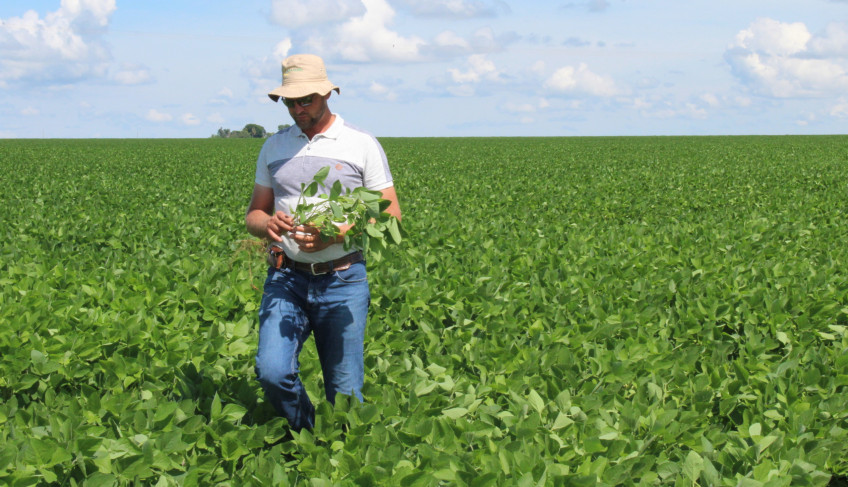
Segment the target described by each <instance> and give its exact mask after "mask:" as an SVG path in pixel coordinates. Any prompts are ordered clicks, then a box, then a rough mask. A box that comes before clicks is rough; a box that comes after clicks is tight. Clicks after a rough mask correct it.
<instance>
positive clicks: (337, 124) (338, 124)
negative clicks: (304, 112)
mask: <svg viewBox="0 0 848 487" xmlns="http://www.w3.org/2000/svg"><path fill="white" fill-rule="evenodd" d="M333 115H335V116H336V118H335V120H333V123H332V124H331V125H330V127H329V128H328V129H327V130H325V131H324V132H321V133H320V134H315V137H313V139H312V140H316V139H320V138H327V139H338V138H339V135H340V134H341V133H342V130H343V129H344V120H342V117H341V116H340V115H339V114H338V113H334V114H333ZM292 129H294V130H295V132H294V135H295V136H297V137H306V134H304V133H303V130H300V127H298V126H297V125H294V126H293V127H292Z"/></svg>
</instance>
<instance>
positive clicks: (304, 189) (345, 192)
mask: <svg viewBox="0 0 848 487" xmlns="http://www.w3.org/2000/svg"><path fill="white" fill-rule="evenodd" d="M329 173H330V167H329V166H326V167H324V168H322V169H320V170H319V171H318V172H317V173H315V176H313V178H312V182H310V183H309V184H305V183H301V185H300V197H299V198H298V202H297V207H296V208H295V210H294V212H293V213H292V217H293V218H294V223H295V226H299V225H304V226H312V227H315V228H316V229H318V231H319V232H320V236H321V239H322V240H324V241H328V240H334V239H335V238H336V237H338V235H339V234H340V233H341V230H340V229H339V225H352V226H351V227H350V229H348V231H347V232H346V233H345V234H344V246H345V249H346V250H347V249H350V248H352V247H356V248H359V249H362V250H363V251H367V250H369V249H370V250H371V251H372V252H371V254H372V256H373V257H374V258H375V260H379V259H380V250H381V249H383V248H385V247H386V246H387V245H388V244H389V243H391V242H394V243H396V244H399V243H400V242H401V232H400V224H399V222H398V220H397V218H395V217H394V216H393V215H390V214H389V213H387V212H386V211H385V210H386V208H388V207H389V204H390V202H389V200H386V199H383V197H382V196H383V195H382V194H381V193H380V192H379V191H373V190H369V189H366V188H364V187H358V188H354V189H352V190H351V189H348V188H345V187H343V186H342V184H341V182H340V181H336V182H335V183H334V184H333V186H332V187H331V188H330V192H329V194H320V195H318V196H317V198H318V200H312V201H313V202H312V203H308V202H307V198H312V197H315V195H316V194H317V193H318V188H319V186H321V187H325V188H326V186H325V185H324V181H325V180H326V179H327V175H328V174H329Z"/></svg>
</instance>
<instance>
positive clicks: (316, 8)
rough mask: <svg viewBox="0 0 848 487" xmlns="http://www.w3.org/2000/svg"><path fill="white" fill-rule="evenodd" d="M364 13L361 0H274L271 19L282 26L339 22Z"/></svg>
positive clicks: (290, 26)
mask: <svg viewBox="0 0 848 487" xmlns="http://www.w3.org/2000/svg"><path fill="white" fill-rule="evenodd" d="M364 13H365V6H364V5H363V2H362V1H361V0H274V1H273V2H272V3H271V20H272V21H273V22H274V23H276V24H279V25H281V26H283V27H288V28H298V27H303V26H306V25H315V24H325V23H330V22H340V21H343V20H346V19H348V18H350V17H356V16H360V15H362V14H364Z"/></svg>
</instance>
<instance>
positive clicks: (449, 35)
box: [272, 0, 518, 63]
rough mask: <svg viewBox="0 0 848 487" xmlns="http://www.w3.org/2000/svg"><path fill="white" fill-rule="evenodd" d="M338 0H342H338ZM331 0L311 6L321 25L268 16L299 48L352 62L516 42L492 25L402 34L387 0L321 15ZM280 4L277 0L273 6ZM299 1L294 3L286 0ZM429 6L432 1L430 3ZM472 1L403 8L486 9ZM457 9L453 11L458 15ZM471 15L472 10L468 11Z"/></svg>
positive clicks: (420, 57)
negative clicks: (465, 32) (462, 31)
mask: <svg viewBox="0 0 848 487" xmlns="http://www.w3.org/2000/svg"><path fill="white" fill-rule="evenodd" d="M339 1H341V0H339ZM328 2H329V3H330V4H333V5H335V3H333V2H330V1H329V0H324V1H323V2H319V5H321V6H322V7H321V8H319V9H318V10H317V11H316V12H317V13H316V12H313V11H312V8H313V7H312V4H311V3H310V4H309V8H310V16H311V17H312V18H313V19H314V21H315V22H318V21H319V20H320V22H322V23H326V24H327V25H325V26H322V28H321V29H310V28H307V27H308V26H307V24H305V23H304V22H300V21H293V20H291V19H289V20H284V19H282V18H280V17H279V16H273V15H272V21H274V22H276V23H278V24H280V25H283V26H290V29H292V38H293V39H297V42H298V48H301V49H303V50H304V51H308V52H314V53H316V54H320V55H322V56H324V57H325V59H330V60H340V61H347V62H354V63H366V62H367V63H373V62H422V61H429V60H433V59H443V58H451V57H456V56H464V55H469V54H479V53H488V52H497V51H501V50H503V48H504V46H505V45H506V44H508V43H510V42H513V41H515V40H516V39H517V38H518V36H517V34H515V33H506V34H502V35H495V34H494V32H493V31H492V30H491V29H490V28H482V29H480V30H478V31H477V32H475V33H474V34H473V35H471V36H469V37H468V38H463V37H461V36H460V35H458V34H456V33H455V32H452V31H443V32H441V33H439V34H437V35H436V36H435V37H434V38H433V39H430V40H428V39H425V38H423V37H420V36H417V35H404V34H401V33H399V32H398V31H397V30H395V29H394V28H393V23H394V20H395V17H396V14H397V12H396V11H395V10H394V8H393V7H392V5H391V4H390V3H389V1H388V0H361V1H360V2H358V3H359V4H360V5H361V6H362V7H363V9H362V10H356V9H352V8H351V7H350V5H347V6H341V5H340V6H338V8H335V9H333V12H336V11H337V10H345V11H347V12H356V13H348V14H346V15H335V13H326V14H324V13H322V12H323V9H324V7H323V6H324V5H325V4H327V3H328ZM283 3H284V2H282V0H278V1H277V2H276V3H275V5H276V4H279V5H282V4H283ZM285 3H287V4H289V3H291V4H293V5H299V4H300V3H302V1H301V2H300V3H298V1H289V2H285ZM428 5H430V6H429V7H428ZM480 5H483V4H481V3H479V2H476V1H468V0H440V1H438V2H435V3H432V5H431V3H430V2H429V1H428V2H417V1H410V2H408V3H406V4H405V6H406V7H415V8H434V9H442V10H447V11H450V9H454V10H455V13H456V12H459V13H461V12H466V13H465V14H462V15H467V14H469V12H472V13H475V15H476V14H478V13H479V12H481V11H483V10H484V9H482V8H480ZM459 13H457V15H459ZM469 15H470V14H469ZM286 46H287V50H288V49H290V48H291V47H292V44H291V41H288V44H286Z"/></svg>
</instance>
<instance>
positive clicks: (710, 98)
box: [701, 93, 720, 107]
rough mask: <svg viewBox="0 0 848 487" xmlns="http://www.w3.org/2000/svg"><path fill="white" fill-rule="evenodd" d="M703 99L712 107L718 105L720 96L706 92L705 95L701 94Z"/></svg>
mask: <svg viewBox="0 0 848 487" xmlns="http://www.w3.org/2000/svg"><path fill="white" fill-rule="evenodd" d="M701 101H703V102H704V103H706V104H707V105H709V106H711V107H717V106H718V105H719V103H720V102H719V100H718V97H717V96H715V95H714V94H712V93H704V94H703V95H701Z"/></svg>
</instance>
